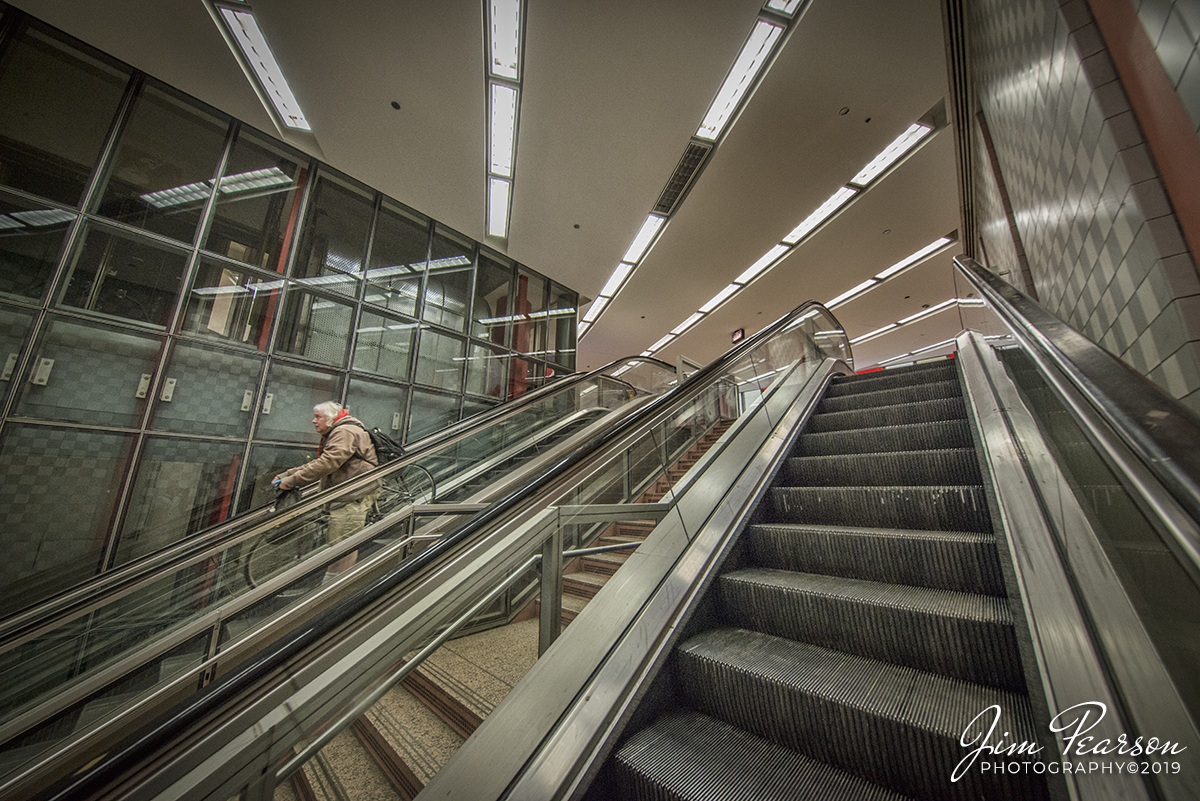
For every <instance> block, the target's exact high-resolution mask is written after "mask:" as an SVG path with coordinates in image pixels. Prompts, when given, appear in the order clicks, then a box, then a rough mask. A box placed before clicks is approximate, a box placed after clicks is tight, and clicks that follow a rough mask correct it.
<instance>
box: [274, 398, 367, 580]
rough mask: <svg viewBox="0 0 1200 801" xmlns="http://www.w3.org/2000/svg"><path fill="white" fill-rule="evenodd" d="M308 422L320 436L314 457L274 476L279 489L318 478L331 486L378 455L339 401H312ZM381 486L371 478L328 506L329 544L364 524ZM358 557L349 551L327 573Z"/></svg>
mask: <svg viewBox="0 0 1200 801" xmlns="http://www.w3.org/2000/svg"><path fill="white" fill-rule="evenodd" d="M312 424H313V428H315V429H316V430H317V433H318V434H320V435H321V444H320V445H319V446H318V448H317V458H315V459H313V460H312V461H309V462H307V463H305V464H302V465H300V466H299V467H293V468H292V469H291V470H285V471H284V472H282V473H280V474H279V475H277V476H275V481H274V483H275V484H277V485H278V486H279V488H280V489H291V488H293V487H301V486H304V485H305V484H311V483H312V482H314V481H317V480H320V482H321V489H329V488H330V487H336V486H337V485H338V484H341V483H343V482H346V481H349V480H350V479H352V478H354V477H355V476H359V475H362V474H363V473H365V472H367V471H368V470H371V469H372V468H374V467H376V466H378V464H379V459H378V458H377V457H376V455H375V448H374V447H373V446H372V445H371V437H370V435H368V434H367V430H366V428H365V427H363V424H362V423H360V422H359V421H358V420H356V419H354V418H353V417H351V416H350V413H349V412H348V411H347V410H346V409H343V408H342V406H341V404H339V403H334V402H333V401H326V402H325V403H319V404H317V405H316V406H314V407H313V420H312ZM380 487H381V484H380V482H379V481H377V480H376V481H372V482H370V483H369V484H367V485H366V486H364V487H361V488H359V489H356V490H354V491H353V492H351V493H349V494H348V495H345V496H343V497H341V498H338V499H337V500H336V501H334V502H332V503H331V504H330V505H329V528H328V529H327V530H326V533H325V539H326V541H327V542H328V543H329V544H330V545H334V544H335V543H338V542H341V541H342V540H344V539H345V538H346V537H348V536H350V535H351V534H353V533H354V532H356V531H358V530H359V529H361V528H362V527H363V526H364V525H365V524H366V522H367V512H369V511H370V510H371V506H372V505H373V504H374V503H375V499H376V498H378V497H379V490H380ZM357 557H358V551H352V552H351V553H349V554H347V555H346V556H344V557H342V558H341V559H339V560H338V561H337V562H334V563H333V564H331V565H330V566H329V568H328V573H332V574H334V575H335V576H336V575H337V574H339V573H341V572H342V571H343V570H346V569H348V568H349V567H350V566H351V565H353V564H354V562H355V560H356V559H357Z"/></svg>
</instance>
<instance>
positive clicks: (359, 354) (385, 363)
mask: <svg viewBox="0 0 1200 801" xmlns="http://www.w3.org/2000/svg"><path fill="white" fill-rule="evenodd" d="M416 329H417V324H416V323H413V322H406V321H404V320H400V319H396V318H393V317H385V316H383V315H382V314H372V313H370V312H366V311H364V312H363V314H362V319H361V320H359V324H358V339H357V341H356V344H355V346H354V362H353V367H354V369H355V370H363V371H365V372H368V373H378V374H379V375H383V376H387V377H388V378H398V379H401V380H405V379H407V378H408V359H409V354H410V352H411V351H412V341H413V335H414V334H415V333H416Z"/></svg>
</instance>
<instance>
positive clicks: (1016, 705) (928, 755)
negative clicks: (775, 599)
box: [674, 628, 1047, 801]
mask: <svg viewBox="0 0 1200 801" xmlns="http://www.w3.org/2000/svg"><path fill="white" fill-rule="evenodd" d="M674 656H675V678H676V683H677V686H678V687H679V688H680V691H681V693H682V696H683V697H684V698H685V699H686V702H687V703H688V704H690V705H691V706H692V707H694V708H696V709H697V710H699V711H700V712H703V713H705V714H707V715H711V716H712V717H716V718H720V719H722V720H725V721H726V722H728V723H730V724H732V725H734V726H737V727H739V728H742V729H745V730H746V731H749V732H751V733H753V734H756V735H758V736H760V737H766V738H769V739H771V740H773V741H774V742H776V743H778V744H780V745H782V746H784V747H785V748H790V749H792V750H795V751H799V752H801V753H804V754H806V755H808V756H810V757H812V758H814V759H817V760H820V761H821V762H824V763H827V764H830V765H834V766H836V767H839V768H841V769H843V770H846V771H848V772H851V773H854V774H855V775H858V776H862V777H863V778H865V779H867V780H869V781H872V782H875V783H876V784H880V785H882V786H885V787H890V788H892V789H894V790H896V791H897V792H901V793H904V794H906V795H911V796H914V797H918V798H925V799H955V800H956V801H957V800H958V799H962V800H963V801H966V799H978V798H1005V799H1009V798H1020V799H1042V798H1046V797H1047V790H1046V785H1045V782H1044V779H1043V777H1042V776H1040V775H1037V774H1035V773H1032V772H1023V773H1008V772H1005V773H1000V772H997V771H986V772H985V771H983V770H981V769H980V766H979V765H975V766H974V767H973V768H971V769H968V770H966V771H965V772H964V773H963V774H962V775H961V776H960V777H959V779H958V781H957V782H952V781H951V775H952V774H953V773H954V770H955V767H956V766H957V765H958V763H959V762H960V761H961V760H962V759H963V758H964V757H965V756H967V755H968V753H969V750H970V749H968V748H967V747H964V746H963V745H961V744H960V738H962V737H963V736H964V733H965V732H967V730H968V727H969V726H970V724H971V722H972V720H975V719H976V718H977V717H978V716H980V715H981V713H984V717H983V718H981V720H982V722H983V723H984V724H990V722H991V718H990V717H988V713H987V710H988V709H989V708H990V707H992V706H993V705H995V706H997V707H998V708H999V710H1000V714H1001V719H1000V722H999V727H1000V728H999V729H998V731H1004V732H1008V734H1007V735H1006V736H1005V738H1004V743H1005V744H1009V743H1022V742H1027V743H1031V744H1036V743H1038V737H1037V734H1036V731H1035V729H1034V724H1033V715H1032V711H1031V709H1030V706H1029V701H1028V699H1027V698H1026V697H1025V696H1023V695H1018V694H1016V693H1011V692H1007V691H1004V690H998V689H995V688H991V687H983V686H979V685H975V684H971V683H968V682H965V681H961V680H959V679H951V678H947V677H945V676H938V675H936V674H933V673H927V672H925V671H920V670H915V669H913V668H909V667H903V666H900V665H893V664H889V663H887V662H881V661H878V660H875V659H869V658H867V657H861V656H856V655H854V654H848V653H844V652H841V651H834V650H831V649H828V648H822V647H820V646H816V645H809V644H808V643H800V642H794V641H792V640H787V639H783V638H780V637H773V636H771V635H769V634H762V633H760V632H755V631H748V630H746V629H733V628H722V629H710V630H708V631H705V632H703V633H701V634H698V635H696V636H694V637H692V638H691V639H689V640H687V641H686V642H684V643H683V644H682V645H680V646H679V647H678V648H677V649H676V651H675V654H674ZM976 725H980V724H979V722H978V721H977V723H976ZM984 731H986V725H985V726H984ZM982 733H983V732H978V731H973V732H972V736H973V737H974V736H977V735H979V734H982ZM969 740H970V738H968V741H969ZM993 742H994V740H993Z"/></svg>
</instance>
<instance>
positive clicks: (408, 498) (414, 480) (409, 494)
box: [395, 464, 437, 503]
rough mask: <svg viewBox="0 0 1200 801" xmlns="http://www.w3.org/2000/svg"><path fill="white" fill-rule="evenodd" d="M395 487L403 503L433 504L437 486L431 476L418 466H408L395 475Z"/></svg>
mask: <svg viewBox="0 0 1200 801" xmlns="http://www.w3.org/2000/svg"><path fill="white" fill-rule="evenodd" d="M395 487H396V489H397V491H398V492H399V493H400V494H401V495H402V496H403V498H404V502H405V503H433V500H434V495H435V494H436V493H437V484H436V483H435V482H434V480H433V474H432V473H430V472H429V471H428V470H426V469H425V468H424V467H421V466H420V465H419V464H410V465H406V466H405V467H403V468H401V470H400V472H399V473H397V474H396V475H395Z"/></svg>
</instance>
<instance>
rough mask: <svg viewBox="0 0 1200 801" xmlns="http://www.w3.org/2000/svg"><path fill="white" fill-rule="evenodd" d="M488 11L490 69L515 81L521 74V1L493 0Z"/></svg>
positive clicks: (493, 73) (496, 74) (493, 72)
mask: <svg viewBox="0 0 1200 801" xmlns="http://www.w3.org/2000/svg"><path fill="white" fill-rule="evenodd" d="M488 11H489V12H490V13H489V14H488V16H489V19H488V22H489V24H490V25H491V37H490V43H491V53H490V55H491V58H490V63H489V64H488V71H489V72H491V74H492V75H495V76H498V77H500V78H509V79H511V80H514V81H515V80H517V78H518V77H519V76H520V68H519V64H520V58H521V56H520V41H521V2H520V0H491V2H489V3H488Z"/></svg>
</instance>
